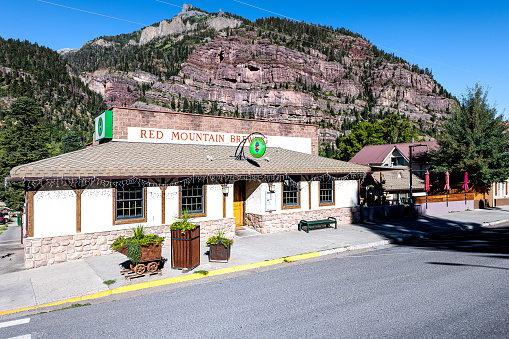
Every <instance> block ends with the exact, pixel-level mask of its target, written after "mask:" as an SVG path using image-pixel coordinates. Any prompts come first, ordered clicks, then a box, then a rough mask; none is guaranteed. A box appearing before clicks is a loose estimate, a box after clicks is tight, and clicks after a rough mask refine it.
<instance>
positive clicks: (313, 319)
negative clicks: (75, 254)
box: [0, 227, 509, 338]
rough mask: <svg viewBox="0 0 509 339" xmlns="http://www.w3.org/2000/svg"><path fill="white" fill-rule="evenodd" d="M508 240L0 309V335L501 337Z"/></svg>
mask: <svg viewBox="0 0 509 339" xmlns="http://www.w3.org/2000/svg"><path fill="white" fill-rule="evenodd" d="M508 241H509V228H508V227H504V228H496V229H488V230H482V231H480V232H472V233H467V234H466V235H461V236H451V237H447V239H442V240H429V241H426V242H425V243H417V242H416V243H412V244H407V245H400V246H390V247H386V248H382V249H378V250H371V251H366V252H362V253H354V254H351V255H337V256H328V257H321V258H320V259H314V260H310V261H308V262H298V263H285V264H283V265H280V266H279V267H277V268H271V269H263V270H256V271H250V272H247V273H246V272H243V273H242V274H237V275H234V276H230V277H228V278H223V279H210V280H209V281H208V282H202V283H195V284H187V285H181V286H173V287H172V288H169V289H166V290H159V291H156V292H154V291H147V292H145V293H147V294H146V295H138V296H135V297H130V298H125V299H121V300H116V301H111V300H110V301H107V302H103V303H96V304H92V305H90V306H86V307H79V308H73V309H67V310H60V311H56V312H50V313H44V314H35V315H31V316H29V317H22V318H19V321H24V323H10V324H8V326H7V325H2V324H5V322H6V321H7V320H5V319H2V320H1V322H0V338H12V337H17V336H23V335H25V336H28V335H31V337H32V338H62V337H73V338H99V337H100V338H119V337H123V338H139V337H147V338H163V337H164V338H211V337H217V338H308V337H310V338H507V337H508V336H509V312H508V309H509V284H508V279H509V260H508V259H509V249H508V244H509V243H508ZM27 319H28V320H27ZM8 320H10V321H13V320H15V317H13V318H10V319H8Z"/></svg>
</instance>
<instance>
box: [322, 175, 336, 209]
mask: <svg viewBox="0 0 509 339" xmlns="http://www.w3.org/2000/svg"><path fill="white" fill-rule="evenodd" d="M323 205H334V181H332V180H328V181H320V206H323Z"/></svg>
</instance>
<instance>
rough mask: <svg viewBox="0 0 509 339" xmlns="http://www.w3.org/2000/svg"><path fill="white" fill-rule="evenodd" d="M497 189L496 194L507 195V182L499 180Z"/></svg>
mask: <svg viewBox="0 0 509 339" xmlns="http://www.w3.org/2000/svg"><path fill="white" fill-rule="evenodd" d="M496 189H497V192H496V194H495V195H496V196H499V197H502V196H504V195H506V192H505V182H498V183H497V187H496Z"/></svg>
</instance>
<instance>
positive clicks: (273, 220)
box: [244, 207, 360, 234]
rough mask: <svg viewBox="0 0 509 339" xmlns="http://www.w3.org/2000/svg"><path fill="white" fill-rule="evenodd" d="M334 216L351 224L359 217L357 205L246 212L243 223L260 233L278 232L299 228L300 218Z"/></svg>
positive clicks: (341, 222)
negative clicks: (298, 210) (279, 211)
mask: <svg viewBox="0 0 509 339" xmlns="http://www.w3.org/2000/svg"><path fill="white" fill-rule="evenodd" d="M328 217H334V218H336V219H337V221H338V224H339V225H342V224H351V223H353V222H357V221H359V219H360V208H359V207H346V208H330V209H322V210H315V211H300V212H293V213H292V212H289V213H279V214H274V213H273V214H264V215H262V214H254V213H246V218H245V220H244V225H245V226H248V227H250V228H252V229H254V230H255V231H258V232H260V233H264V234H265V233H278V232H288V231H295V230H298V229H299V222H300V221H301V220H318V219H327V218H328Z"/></svg>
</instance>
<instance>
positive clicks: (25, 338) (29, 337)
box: [8, 334, 32, 339]
mask: <svg viewBox="0 0 509 339" xmlns="http://www.w3.org/2000/svg"><path fill="white" fill-rule="evenodd" d="M8 339H32V335H31V334H25V335H20V336H19V337H12V338H8Z"/></svg>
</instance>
